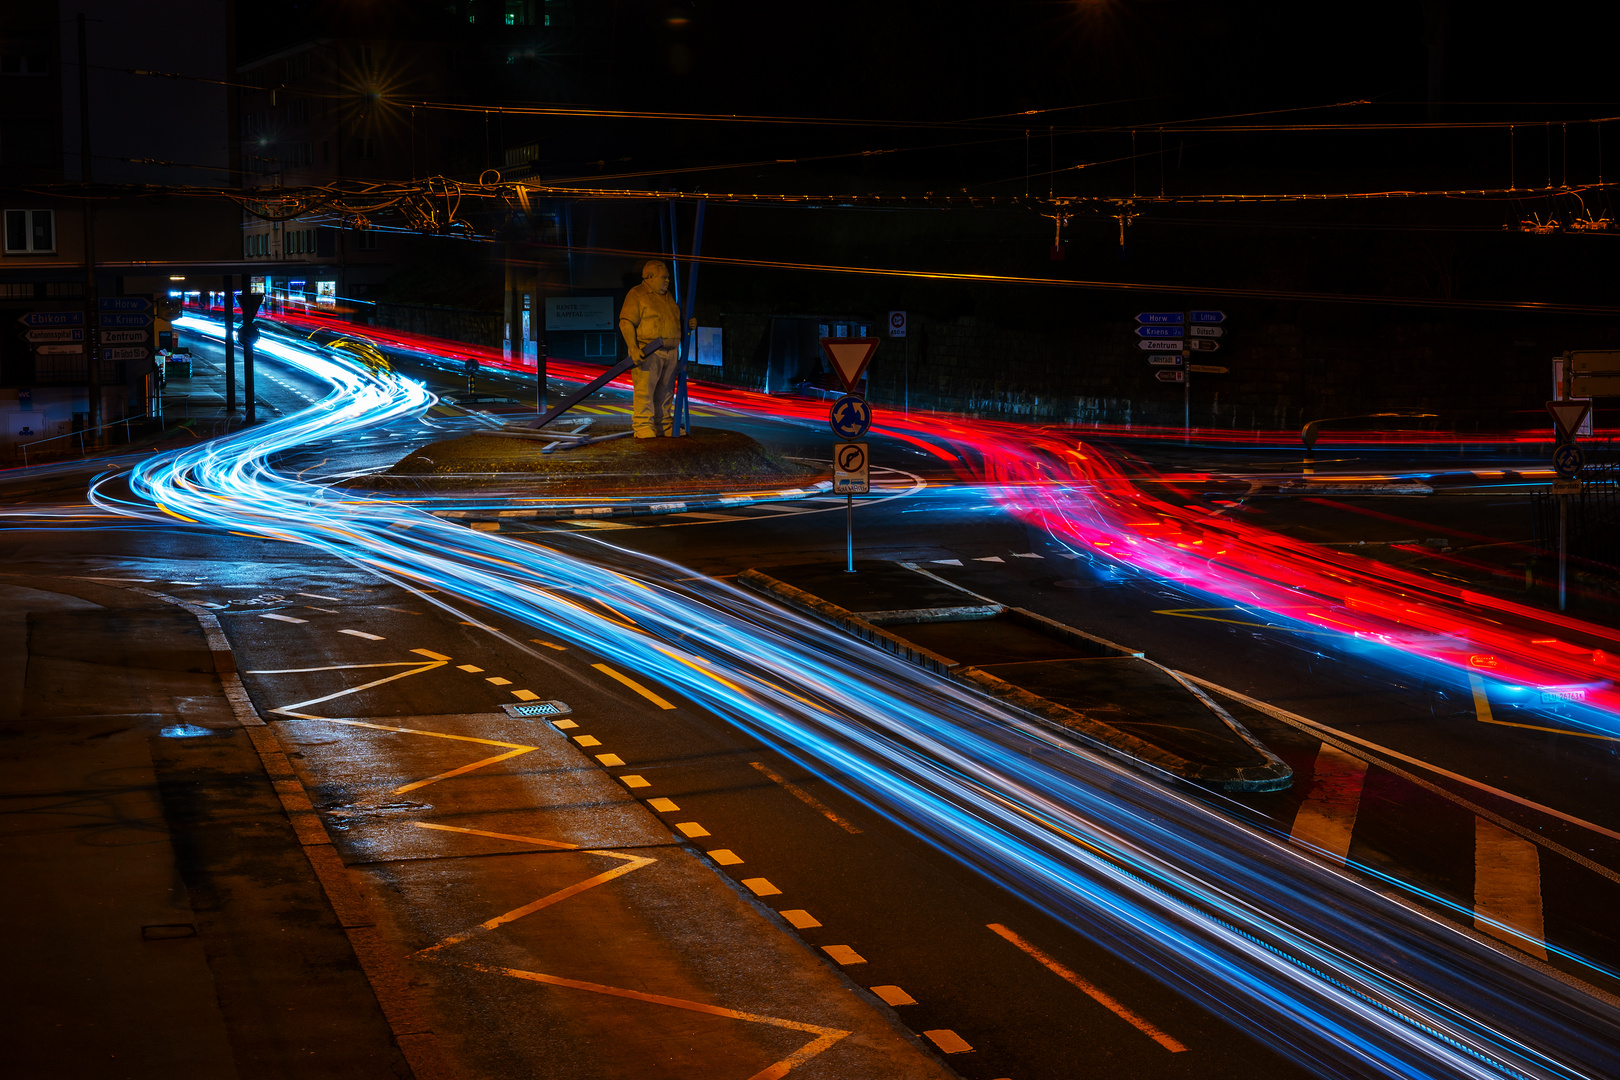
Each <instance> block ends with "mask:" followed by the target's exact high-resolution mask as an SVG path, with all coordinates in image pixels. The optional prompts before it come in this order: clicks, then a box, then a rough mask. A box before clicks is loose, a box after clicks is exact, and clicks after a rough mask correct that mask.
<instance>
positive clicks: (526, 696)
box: [510, 690, 540, 701]
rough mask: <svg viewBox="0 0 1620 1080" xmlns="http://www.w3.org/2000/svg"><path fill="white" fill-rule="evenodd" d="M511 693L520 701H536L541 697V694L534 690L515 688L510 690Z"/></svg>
mask: <svg viewBox="0 0 1620 1080" xmlns="http://www.w3.org/2000/svg"><path fill="white" fill-rule="evenodd" d="M510 693H511V695H512V696H513V697H515V698H517V699H518V700H519V701H536V700H538V699H539V697H540V695H539V694H537V693H535V692H534V691H533V690H513V691H510Z"/></svg>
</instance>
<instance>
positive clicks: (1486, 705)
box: [1468, 675, 1620, 742]
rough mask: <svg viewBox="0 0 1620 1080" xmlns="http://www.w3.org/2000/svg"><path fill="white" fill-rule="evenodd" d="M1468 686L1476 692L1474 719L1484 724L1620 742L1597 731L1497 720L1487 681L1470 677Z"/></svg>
mask: <svg viewBox="0 0 1620 1080" xmlns="http://www.w3.org/2000/svg"><path fill="white" fill-rule="evenodd" d="M1468 685H1469V686H1470V687H1471V688H1472V689H1473V691H1474V718H1475V719H1477V720H1478V721H1479V722H1480V723H1482V724H1495V725H1496V726H1497V727H1515V728H1523V729H1524V730H1525V731H1545V732H1548V733H1550V734H1553V735H1574V736H1575V737H1576V738H1580V739H1602V740H1603V741H1604V742H1620V737H1616V736H1614V735H1600V734H1598V733H1597V732H1595V731H1571V730H1570V729H1568V728H1557V727H1544V726H1542V725H1541V724H1517V723H1514V722H1513V721H1512V720H1497V719H1496V718H1495V717H1493V716H1492V715H1491V701H1490V698H1488V697H1487V696H1486V694H1485V680H1484V679H1482V678H1480V677H1479V676H1478V675H1469V676H1468Z"/></svg>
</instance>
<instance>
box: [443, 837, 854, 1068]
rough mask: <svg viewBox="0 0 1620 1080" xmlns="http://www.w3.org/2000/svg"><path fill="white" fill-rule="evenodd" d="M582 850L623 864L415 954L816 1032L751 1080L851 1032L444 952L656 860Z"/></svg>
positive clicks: (526, 840) (523, 839)
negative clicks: (453, 957) (467, 959)
mask: <svg viewBox="0 0 1620 1080" xmlns="http://www.w3.org/2000/svg"><path fill="white" fill-rule="evenodd" d="M490 835H493V834H490ZM502 838H503V839H509V840H514V841H516V842H518V843H526V844H533V843H545V841H541V840H537V839H536V838H534V837H528V836H508V837H502ZM583 854H586V855H605V856H607V857H609V858H613V859H619V860H621V865H619V866H616V867H614V868H613V869H611V870H608V871H606V872H604V873H601V874H597V875H596V876H595V877H591V878H587V879H586V880H584V881H581V882H578V883H577V884H574V885H570V886H567V887H566V888H563V889H559V890H557V891H556V892H554V893H549V894H547V895H546V896H542V897H541V898H540V899H538V900H535V901H533V902H531V903H528V904H525V905H524V906H522V907H520V908H515V909H513V910H511V911H508V912H506V913H504V914H502V915H497V916H495V917H494V918H493V919H490V920H488V921H486V922H482V923H479V924H478V925H477V926H475V927H473V928H472V929H470V930H466V931H463V932H462V933H459V934H452V935H451V936H449V937H447V938H445V939H444V940H442V941H439V942H436V943H434V944H432V945H429V946H428V947H427V948H425V949H423V950H421V951H420V952H418V953H416V955H417V956H420V957H425V958H429V959H434V960H439V961H441V962H443V963H449V964H457V966H459V967H465V968H471V969H473V970H476V971H483V972H486V973H489V974H494V975H506V976H509V977H511V978H514V979H523V980H526V981H529V982H538V983H545V984H547V985H550V986H561V987H567V988H569V989H573V990H580V991H584V992H586V993H592V994H605V995H608V996H611V997H618V998H625V999H628V1000H631V1001H641V1002H645V1003H647V1004H651V1005H662V1006H666V1007H668V1008H673V1009H684V1010H686V1011H688V1012H696V1013H703V1014H705V1015H708V1016H721V1017H726V1018H729V1019H732V1020H742V1021H745V1022H748V1023H755V1024H766V1025H768V1026H771V1027H779V1028H786V1029H788V1030H791V1031H801V1032H804V1033H806V1034H809V1035H813V1036H814V1038H813V1039H811V1040H810V1041H809V1042H808V1043H805V1044H804V1045H803V1046H801V1047H799V1049H797V1050H795V1051H794V1052H793V1053H791V1054H789V1055H788V1056H787V1057H785V1058H783V1059H782V1060H781V1061H778V1062H776V1063H775V1064H772V1065H769V1066H767V1067H766V1068H764V1069H763V1070H761V1071H760V1072H758V1073H756V1074H754V1077H753V1078H752V1080H778V1078H780V1077H783V1076H786V1075H788V1073H790V1072H791V1071H792V1070H794V1069H795V1068H798V1067H799V1066H801V1065H804V1064H805V1063H806V1062H808V1061H809V1060H810V1059H811V1058H814V1057H815V1056H816V1055H817V1054H820V1053H821V1052H822V1051H824V1050H827V1049H828V1048H830V1047H831V1046H833V1045H834V1044H836V1043H837V1042H838V1041H839V1040H840V1039H843V1038H845V1037H846V1036H848V1035H849V1034H850V1033H849V1032H848V1031H842V1030H839V1029H838V1028H829V1027H821V1026H819V1025H816V1024H805V1023H801V1022H799V1021H797V1020H784V1019H782V1018H780V1017H774V1016H762V1015H760V1014H758V1013H747V1012H741V1011H739V1010H737V1009H727V1008H722V1007H721V1006H718V1005H709V1004H706V1003H704V1002H698V1001H686V1000H684V999H682V998H672V997H664V996H663V995H660V994H649V993H647V992H645V991H643V990H627V989H624V988H623V987H618V986H607V985H604V984H602V983H593V982H585V981H583V980H580V979H568V978H563V977H562V976H558V975H549V974H545V973H542V972H538V971H524V970H522V969H520V968H508V967H497V966H495V965H491V964H481V963H472V962H461V963H459V964H458V963H457V961H454V960H449V959H447V958H446V957H445V956H444V955H443V953H442V952H441V950H443V949H447V948H450V947H451V946H454V945H458V944H460V943H461V942H463V941H467V940H469V939H471V938H474V937H477V936H479V935H481V934H486V933H488V932H489V931H491V930H495V929H497V928H499V927H501V926H504V925H506V924H508V923H511V922H514V921H515V920H517V919H521V918H523V917H524V916H526V915H531V914H533V913H534V912H536V911H540V910H542V909H544V908H547V907H550V906H551V905H553V904H555V903H558V902H559V901H562V900H566V899H568V898H569V897H571V896H577V895H579V894H580V893H582V892H585V891H586V890H587V889H593V888H595V887H596V886H598V885H603V884H606V883H607V882H609V881H612V880H614V879H616V878H620V877H623V876H624V875H625V874H628V873H631V872H633V871H635V870H640V869H641V868H642V867H644V866H650V865H652V863H653V862H655V861H656V860H654V859H652V858H649V857H647V856H645V855H626V854H624V853H623V852H618V851H606V850H600V849H594V850H587V851H584V852H583Z"/></svg>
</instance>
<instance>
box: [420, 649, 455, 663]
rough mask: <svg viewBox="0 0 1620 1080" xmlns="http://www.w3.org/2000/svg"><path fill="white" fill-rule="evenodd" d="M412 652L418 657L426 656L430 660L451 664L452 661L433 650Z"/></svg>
mask: <svg viewBox="0 0 1620 1080" xmlns="http://www.w3.org/2000/svg"><path fill="white" fill-rule="evenodd" d="M411 652H413V653H415V654H416V655H417V656H425V657H427V658H428V659H429V660H443V661H445V662H446V663H449V661H450V658H449V657H448V656H446V655H444V653H436V652H434V651H433V650H432V649H412V650H411Z"/></svg>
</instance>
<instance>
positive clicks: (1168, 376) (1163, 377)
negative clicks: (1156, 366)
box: [1153, 371, 1187, 382]
mask: <svg viewBox="0 0 1620 1080" xmlns="http://www.w3.org/2000/svg"><path fill="white" fill-rule="evenodd" d="M1153 377H1154V378H1155V379H1158V380H1159V381H1160V382H1186V381H1187V373H1186V372H1185V371H1155V372H1154V373H1153Z"/></svg>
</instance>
